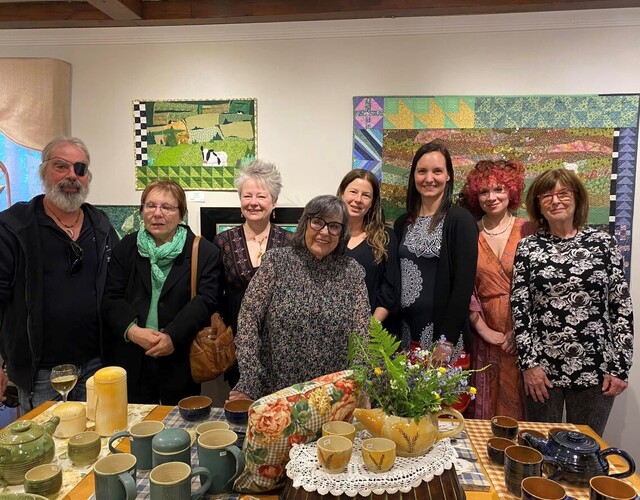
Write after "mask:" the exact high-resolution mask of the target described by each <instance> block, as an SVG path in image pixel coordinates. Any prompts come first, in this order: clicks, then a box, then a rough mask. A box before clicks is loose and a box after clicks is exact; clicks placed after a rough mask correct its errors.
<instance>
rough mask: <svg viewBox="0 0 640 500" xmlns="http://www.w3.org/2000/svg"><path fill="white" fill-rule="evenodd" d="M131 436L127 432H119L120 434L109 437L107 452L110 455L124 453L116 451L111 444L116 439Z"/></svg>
mask: <svg viewBox="0 0 640 500" xmlns="http://www.w3.org/2000/svg"><path fill="white" fill-rule="evenodd" d="M130 435H131V434H129V431H120V432H116V433H115V434H114V435H113V436H111V437H110V438H109V451H110V452H111V453H124V452H122V451H120V450H119V449H117V448H116V447H115V446H113V442H114V441H115V440H116V439H119V438H122V437H129V436H130Z"/></svg>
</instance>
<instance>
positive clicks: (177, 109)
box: [133, 99, 257, 191]
mask: <svg viewBox="0 0 640 500" xmlns="http://www.w3.org/2000/svg"><path fill="white" fill-rule="evenodd" d="M256 113H257V101H256V99H207V100H189V101H187V100H168V101H142V100H139V101H133V116H134V128H135V169H136V189H137V190H142V189H144V188H145V186H146V185H147V184H149V183H150V182H151V181H154V180H156V179H171V180H173V181H176V182H177V183H178V184H180V185H181V186H182V187H183V188H184V189H186V190H201V191H233V190H235V186H234V179H235V176H236V173H237V170H238V167H240V166H241V165H243V164H244V163H247V162H249V161H251V160H253V159H254V158H255V157H256V149H257V147H256V143H257V138H256V124H257V120H256V118H257V115H256Z"/></svg>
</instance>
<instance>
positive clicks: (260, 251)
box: [244, 224, 271, 262]
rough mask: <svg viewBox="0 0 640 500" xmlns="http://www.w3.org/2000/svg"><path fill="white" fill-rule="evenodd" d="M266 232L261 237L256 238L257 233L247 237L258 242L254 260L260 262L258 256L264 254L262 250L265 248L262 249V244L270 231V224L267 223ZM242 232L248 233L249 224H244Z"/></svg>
mask: <svg viewBox="0 0 640 500" xmlns="http://www.w3.org/2000/svg"><path fill="white" fill-rule="evenodd" d="M266 231H267V234H265V235H264V236H263V237H262V238H258V235H257V234H254V235H253V236H251V237H250V238H249V239H251V240H253V241H255V242H256V243H257V244H258V255H256V261H257V262H260V258H261V257H262V256H263V255H264V252H265V250H266V249H264V250H263V248H262V245H264V242H265V241H267V238H268V237H269V233H270V232H271V225H270V224H269V225H267V229H266ZM244 233H245V234H248V233H249V226H247V224H244Z"/></svg>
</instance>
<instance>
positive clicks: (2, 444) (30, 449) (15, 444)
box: [0, 417, 60, 485]
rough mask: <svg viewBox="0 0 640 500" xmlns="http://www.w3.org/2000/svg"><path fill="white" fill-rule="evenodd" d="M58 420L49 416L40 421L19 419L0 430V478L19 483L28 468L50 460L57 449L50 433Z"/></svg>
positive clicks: (22, 481)
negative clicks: (42, 422)
mask: <svg viewBox="0 0 640 500" xmlns="http://www.w3.org/2000/svg"><path fill="white" fill-rule="evenodd" d="M59 423H60V418H59V417H52V418H51V419H50V420H48V421H46V422H45V423H44V424H42V425H39V424H36V423H35V422H32V421H31V420H21V421H18V422H14V423H13V424H11V425H10V426H9V427H7V429H6V430H5V431H4V432H3V433H2V434H0V481H1V482H4V483H5V484H9V485H13V484H22V483H24V475H25V473H26V472H27V471H29V470H31V469H33V468H34V467H35V466H36V465H41V464H48V463H51V462H52V461H53V457H54V456H55V451H56V446H55V444H54V442H53V438H52V437H51V435H52V434H53V431H54V430H55V429H56V427H57V426H58V424H59Z"/></svg>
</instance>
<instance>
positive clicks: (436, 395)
mask: <svg viewBox="0 0 640 500" xmlns="http://www.w3.org/2000/svg"><path fill="white" fill-rule="evenodd" d="M433 397H434V398H436V400H438V399H440V394H438V393H437V392H436V391H433Z"/></svg>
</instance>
